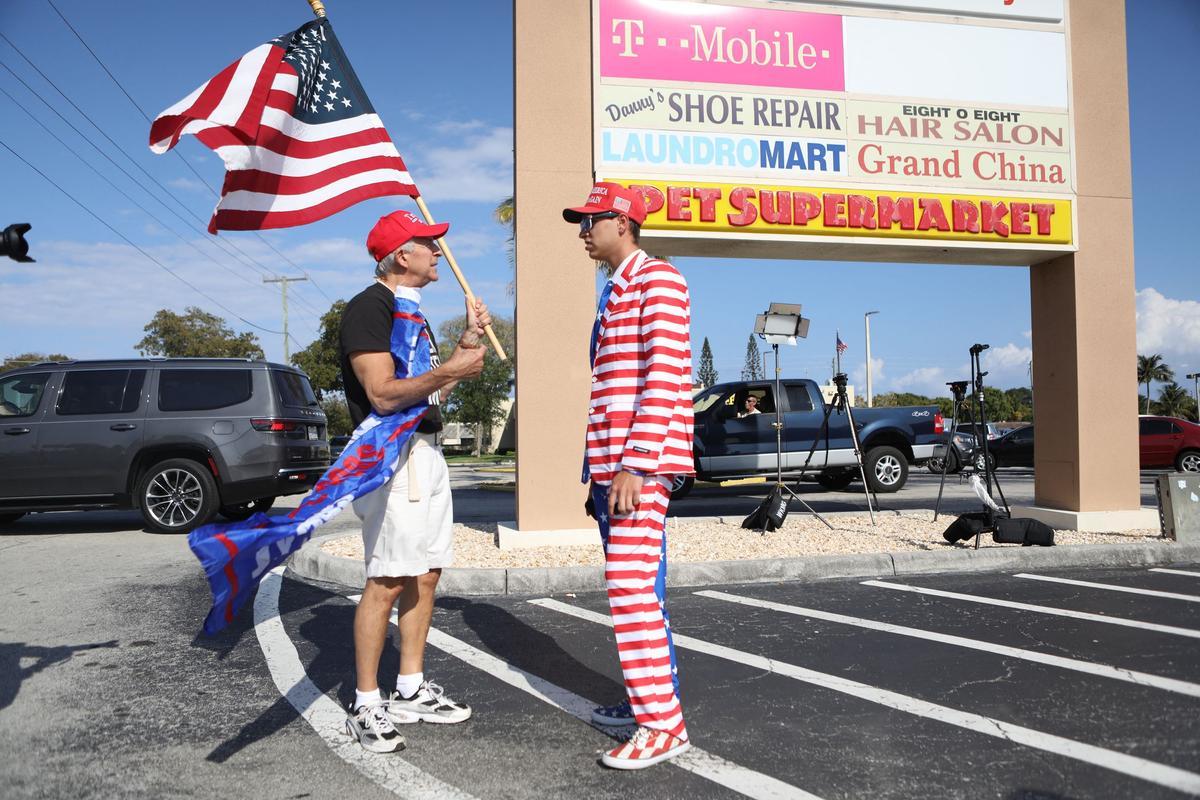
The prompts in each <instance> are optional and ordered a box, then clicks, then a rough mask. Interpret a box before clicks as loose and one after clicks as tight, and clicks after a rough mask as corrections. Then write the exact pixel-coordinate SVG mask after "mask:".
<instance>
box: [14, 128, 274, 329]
mask: <svg viewBox="0 0 1200 800" xmlns="http://www.w3.org/2000/svg"><path fill="white" fill-rule="evenodd" d="M0 146H2V147H4V149H5V150H7V151H8V152H10V153H12V154H13V155H14V156H16V157H17V158H18V159H19V160H20V161H21V163H23V164H24V165H25V166H27V167H29V168H30V169H31V170H33V171H34V172H36V173H37V174H38V175H41V176H42V177H43V178H44V179H45V180H46V181H47V182H48V183H49V184H50V185H51V186H53V187H54V188H55V189H58V191H60V192H62V193H63V194H64V195H66V197H67V199H68V200H70V201H71V202H72V203H74V204H75V205H77V206H79V207H80V208H82V209H83V210H84V211H86V212H87V213H88V214H89V215H90V216H91V217H92V218H93V219H95V220H96V221H97V222H99V223H100V224H101V225H103V226H104V227H106V228H108V229H109V230H110V231H112V233H113V234H114V235H116V236H117V237H119V238H120V239H121V240H122V241H123V242H125V243H126V244H128V245H129V246H130V247H132V248H133V249H134V250H137V251H138V252H139V253H141V254H142V255H144V256H145V257H146V258H148V259H150V260H151V261H152V262H154V263H155V264H156V265H158V266H159V267H160V268H161V269H163V270H164V271H165V272H166V273H167V274H168V275H170V276H171V277H173V278H175V279H176V280H178V281H179V282H180V283H182V284H184V285H185V286H187V287H188V288H190V289H191V290H192V291H194V292H195V293H196V294H198V295H200V296H201V297H203V298H205V299H206V300H208V301H209V302H211V303H213V304H214V305H216V306H217V307H218V308H220V309H222V310H223V311H225V312H226V313H228V314H230V315H232V316H234V317H236V318H237V319H239V320H241V321H242V322H244V323H246V324H247V325H249V326H250V327H252V328H257V329H258V330H260V331H263V332H264V333H276V334H281V333H283V331H275V330H271V329H270V328H264V327H263V326H262V325H258V324H256V323H253V322H251V321H250V320H248V319H246V318H245V317H243V316H242V315H241V314H238V313H237V312H236V311H234V310H233V309H231V308H229V307H228V306H226V305H225V304H224V303H222V302H221V301H220V300H218V299H216V298H215V297H213V296H212V295H210V294H208V293H207V292H205V291H204V290H203V289H201V288H200V287H198V286H196V285H195V284H193V283H192V282H190V281H189V280H187V278H184V277H183V276H182V275H180V274H178V273H177V272H174V271H173V270H172V269H171V268H170V267H168V266H167V265H166V264H164V263H162V262H161V261H159V260H158V259H157V258H155V257H154V256H152V255H150V254H149V253H147V252H146V251H145V250H143V249H142V247H141V245H138V244H137V243H136V242H134V241H133V240H132V239H130V238H129V237H128V236H126V235H125V234H123V233H121V232H120V231H119V230H117V229H116V228H114V227H113V226H112V225H110V224H109V223H108V222H107V221H106V220H105V219H104V218H102V217H101V216H100V215H99V214H97V213H96V212H95V211H92V210H91V209H90V208H88V207H87V206H86V205H84V204H83V202H81V201H80V200H78V199H77V198H76V197H75V196H74V195H73V194H71V193H70V192H68V191H67V190H66V189H64V188H63V187H61V186H59V185H58V183H57V182H55V180H54V179H53V178H51V177H50V176H49V175H47V174H46V173H44V172H42V171H41V170H40V169H38V168H37V167H36V166H34V165H33V164H31V163H30V162H29V161H28V160H27V159H26V158H25V157H24V156H22V155H21V154H20V153H18V152H17V151H16V150H14V149H12V147H10V146H9V144H8V143H7V142H5V141H4V140H3V139H0Z"/></svg>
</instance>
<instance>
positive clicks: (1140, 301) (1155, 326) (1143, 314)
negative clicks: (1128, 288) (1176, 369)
mask: <svg viewBox="0 0 1200 800" xmlns="http://www.w3.org/2000/svg"><path fill="white" fill-rule="evenodd" d="M1137 351H1138V353H1140V354H1142V355H1152V354H1154V353H1159V354H1161V355H1162V356H1163V360H1165V361H1166V362H1167V363H1168V364H1171V363H1172V362H1173V361H1174V362H1180V361H1181V360H1191V359H1194V357H1195V356H1196V353H1197V352H1198V351H1200V302H1197V301H1195V300H1176V299H1174V298H1171V297H1167V296H1165V295H1164V294H1162V293H1161V292H1159V291H1158V290H1157V289H1153V288H1147V289H1142V290H1141V291H1140V292H1138V293H1137Z"/></svg>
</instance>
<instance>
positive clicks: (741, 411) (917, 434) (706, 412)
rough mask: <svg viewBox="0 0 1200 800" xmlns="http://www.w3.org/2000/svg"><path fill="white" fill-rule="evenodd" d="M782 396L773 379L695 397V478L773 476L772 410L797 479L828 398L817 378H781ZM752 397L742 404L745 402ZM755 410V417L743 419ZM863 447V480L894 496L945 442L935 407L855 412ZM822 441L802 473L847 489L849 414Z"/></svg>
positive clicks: (688, 483)
mask: <svg viewBox="0 0 1200 800" xmlns="http://www.w3.org/2000/svg"><path fill="white" fill-rule="evenodd" d="M781 384H782V397H779V398H776V397H775V383H774V382H773V381H752V382H738V383H722V384H718V385H716V386H711V387H709V388H707V389H701V390H700V391H698V392H696V395H695V398H694V407H695V414H696V436H695V451H696V452H695V455H696V477H698V478H700V479H701V480H709V481H720V480H728V479H731V478H746V477H750V476H755V475H774V474H775V462H776V455H775V428H774V422H775V405H776V401H777V400H778V402H779V403H780V410H781V412H782V415H783V416H782V418H783V472H784V475H785V476H786V475H789V474H790V475H792V476H795V475H797V474H799V472H800V468H801V466H803V464H804V460H805V458H806V457H807V456H808V451H809V448H810V447H812V443H813V440H814V439H815V438H817V435H818V434H819V433H820V431H821V420H822V418H823V417H824V413H825V401H824V399H823V398H822V396H821V390H820V388H819V387H818V386H817V383H816V381H811V380H808V379H806V378H794V379H789V380H784V381H782V382H781ZM748 397H750V398H755V400H754V401H752V402H750V403H747V402H746V398H748ZM752 406H755V409H754V410H755V411H757V412H758V413H750V414H746V413H745V412H746V410H747V408H748V407H752ZM852 411H853V414H854V422H855V423H856V425H857V427H858V436H859V441H860V443H861V445H862V452H863V467H864V469H865V471H866V475H867V481H868V483H870V485H871V488H873V489H874V490H875V491H876V492H895V491H897V490H899V489H900V488H901V487H902V486H904V483H905V481H907V480H908V467H909V465H910V464H919V463H923V462H924V461H926V460H928V459H929V457H930V456H932V455H933V447H934V445H935V444H936V443H938V442H939V441H941V440H942V439H943V438H944V430H943V420H942V415H941V412H940V411H939V410H938V407H937V406H902V407H892V408H859V407H855V408H854V409H852ZM825 439H826V437H825V436H821V440H820V441H819V442H818V443H817V448H816V451H815V452H814V453H813V457H812V461H811V462H810V464H809V468H808V470H807V472H806V473H805V474H808V475H815V476H816V479H817V482H818V483H820V484H821V485H822V486H824V487H825V488H827V489H834V490H840V489H845V488H846V487H847V486H849V485H850V484H851V482H853V481H854V480H856V479H857V478H858V469H857V467H856V466H855V461H854V445H853V442H852V441H851V439H850V425H849V423H848V422H847V419H846V415H845V414H844V413H839V412H837V411H835V412H834V413H833V414H832V415H831V416H830V417H829V436H828V439H829V443H828V449H826V442H825ZM693 482H694V481H693V479H692V478H680V479H679V480H677V481H676V482H675V485H674V486H673V487H672V493H671V494H672V498H673V499H678V498H680V497H683V496H684V495H686V494H687V493H688V492H689V491H690V490H691V488H692V484H693Z"/></svg>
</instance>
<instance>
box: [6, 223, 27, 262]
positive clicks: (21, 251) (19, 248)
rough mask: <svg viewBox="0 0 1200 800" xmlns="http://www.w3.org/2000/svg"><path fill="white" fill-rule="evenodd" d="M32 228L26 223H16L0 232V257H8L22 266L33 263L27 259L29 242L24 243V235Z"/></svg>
mask: <svg viewBox="0 0 1200 800" xmlns="http://www.w3.org/2000/svg"><path fill="white" fill-rule="evenodd" d="M32 227H33V226H32V225H30V224H29V223H28V222H18V223H15V224H13V225H9V226H8V227H7V228H5V229H4V230H3V231H0V256H8V257H9V258H11V259H12V260H13V261H20V262H21V263H23V264H30V263H33V259H32V258H30V257H29V242H27V241H25V234H27V233H29V230H30V228H32Z"/></svg>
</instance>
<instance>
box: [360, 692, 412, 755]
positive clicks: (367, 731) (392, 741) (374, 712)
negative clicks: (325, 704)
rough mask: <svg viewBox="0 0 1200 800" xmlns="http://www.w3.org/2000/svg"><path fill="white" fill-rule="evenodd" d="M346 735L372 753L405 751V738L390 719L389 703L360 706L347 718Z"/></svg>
mask: <svg viewBox="0 0 1200 800" xmlns="http://www.w3.org/2000/svg"><path fill="white" fill-rule="evenodd" d="M346 733H348V734H350V735H351V736H353V737H354V738H356V739H358V743H359V744H361V745H362V746H363V748H364V749H366V750H370V751H371V752H372V753H394V752H395V751H397V750H403V749H404V737H403V736H401V735H400V732H399V731H398V730H396V726H395V725H393V724H392V721H391V720H390V719H388V713H387V703H386V701H383V700H380V701H379V702H378V703H371V704H370V705H365V706H359V707H358V708H355V709H352V710H351V711H350V713H349V714H348V715H347V716H346Z"/></svg>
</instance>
